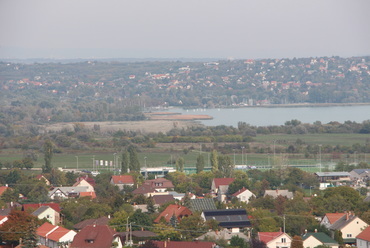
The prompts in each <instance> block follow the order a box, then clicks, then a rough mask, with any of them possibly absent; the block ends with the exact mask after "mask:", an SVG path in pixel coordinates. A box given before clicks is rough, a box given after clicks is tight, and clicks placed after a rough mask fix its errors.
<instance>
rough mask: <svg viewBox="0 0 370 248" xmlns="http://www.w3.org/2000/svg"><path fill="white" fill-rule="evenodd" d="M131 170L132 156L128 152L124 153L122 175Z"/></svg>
mask: <svg viewBox="0 0 370 248" xmlns="http://www.w3.org/2000/svg"><path fill="white" fill-rule="evenodd" d="M129 168H130V154H129V153H128V151H127V150H125V151H124V152H123V153H122V162H121V173H122V174H124V173H127V172H128V169H129Z"/></svg>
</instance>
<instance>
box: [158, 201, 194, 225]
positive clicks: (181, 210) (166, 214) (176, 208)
mask: <svg viewBox="0 0 370 248" xmlns="http://www.w3.org/2000/svg"><path fill="white" fill-rule="evenodd" d="M191 214H192V212H191V210H190V209H188V208H187V207H185V206H181V205H176V204H171V205H169V206H168V207H167V208H166V209H165V210H164V211H163V212H162V213H160V215H159V216H158V217H157V218H156V219H155V220H154V222H156V223H158V222H159V221H160V220H161V218H162V217H163V218H164V219H165V220H166V222H169V221H170V219H171V217H172V216H173V215H175V216H176V218H177V219H178V220H181V218H182V217H185V216H189V215H191Z"/></svg>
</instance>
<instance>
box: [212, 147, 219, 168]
mask: <svg viewBox="0 0 370 248" xmlns="http://www.w3.org/2000/svg"><path fill="white" fill-rule="evenodd" d="M211 166H212V172H213V173H216V172H217V171H218V155H217V151H216V150H213V151H212V153H211Z"/></svg>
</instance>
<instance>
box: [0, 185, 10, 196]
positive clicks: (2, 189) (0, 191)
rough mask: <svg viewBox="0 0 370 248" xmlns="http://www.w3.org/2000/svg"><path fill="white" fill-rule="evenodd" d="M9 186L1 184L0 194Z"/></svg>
mask: <svg viewBox="0 0 370 248" xmlns="http://www.w3.org/2000/svg"><path fill="white" fill-rule="evenodd" d="M8 188H9V187H7V186H1V187H0V195H2V194H3V193H4V192H5V191H6V190H7V189H8Z"/></svg>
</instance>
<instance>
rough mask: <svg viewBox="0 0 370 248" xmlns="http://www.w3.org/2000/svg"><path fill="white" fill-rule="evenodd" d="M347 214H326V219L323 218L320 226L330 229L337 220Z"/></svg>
mask: <svg viewBox="0 0 370 248" xmlns="http://www.w3.org/2000/svg"><path fill="white" fill-rule="evenodd" d="M344 215H346V213H326V214H325V216H324V218H322V220H321V222H320V225H323V226H325V227H326V228H328V229H329V228H330V226H331V225H333V224H334V223H335V222H336V221H337V220H339V219H340V218H342V217H343V216H344Z"/></svg>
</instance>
